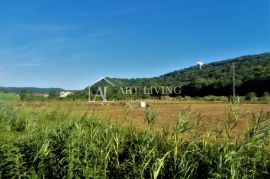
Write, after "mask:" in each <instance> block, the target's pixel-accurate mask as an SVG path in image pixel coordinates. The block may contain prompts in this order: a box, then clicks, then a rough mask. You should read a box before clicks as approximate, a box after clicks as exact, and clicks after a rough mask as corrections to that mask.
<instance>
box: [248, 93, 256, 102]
mask: <svg viewBox="0 0 270 179" xmlns="http://www.w3.org/2000/svg"><path fill="white" fill-rule="evenodd" d="M245 99H246V100H248V101H257V96H256V93H254V92H249V93H248V94H247V95H246V98H245Z"/></svg>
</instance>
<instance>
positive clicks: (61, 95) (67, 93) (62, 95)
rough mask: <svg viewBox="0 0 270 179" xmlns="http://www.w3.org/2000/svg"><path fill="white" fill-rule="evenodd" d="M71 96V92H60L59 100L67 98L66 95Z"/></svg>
mask: <svg viewBox="0 0 270 179" xmlns="http://www.w3.org/2000/svg"><path fill="white" fill-rule="evenodd" d="M71 94H73V93H72V92H70V91H66V92H65V91H62V92H60V98H65V97H67V96H68V95H71Z"/></svg>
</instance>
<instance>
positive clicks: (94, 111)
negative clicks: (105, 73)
mask: <svg viewBox="0 0 270 179" xmlns="http://www.w3.org/2000/svg"><path fill="white" fill-rule="evenodd" d="M147 104H148V105H149V106H151V107H150V109H151V110H152V111H154V112H156V113H157V114H156V120H155V124H154V129H156V130H162V129H164V128H165V129H171V128H173V127H174V126H175V125H176V123H177V121H178V118H179V115H180V114H181V112H182V111H184V110H186V109H188V108H190V111H192V115H191V116H190V122H191V123H196V122H197V119H198V117H199V118H200V119H201V121H200V122H201V123H202V127H203V129H202V130H204V132H209V131H211V130H213V129H217V128H219V127H221V126H223V125H224V124H225V123H226V121H227V119H228V118H229V114H230V110H231V109H230V107H231V106H230V104H229V103H221V102H203V101H189V102H179V101H173V102H169V101H147ZM13 106H17V107H23V108H24V109H25V110H27V111H35V112H37V111H39V112H43V111H52V110H54V109H55V108H61V109H62V110H64V111H69V112H71V113H72V114H73V115H83V114H85V113H87V115H89V116H92V117H99V118H101V119H105V120H106V121H111V122H113V123H114V122H121V123H125V124H127V125H130V124H132V125H134V126H136V127H138V128H145V127H147V125H146V124H145V121H144V118H145V112H146V109H144V108H140V107H139V101H136V102H124V101H122V102H114V103H104V104H102V103H88V102H72V101H47V102H18V101H16V102H15V103H13ZM237 110H238V113H239V114H238V115H239V118H240V119H239V120H238V123H237V126H236V128H235V129H234V131H233V132H234V133H241V132H242V133H243V132H244V131H245V130H246V129H247V128H248V126H249V125H250V122H251V120H250V119H252V117H253V115H258V114H259V113H260V112H261V111H270V104H239V105H238V109H237Z"/></svg>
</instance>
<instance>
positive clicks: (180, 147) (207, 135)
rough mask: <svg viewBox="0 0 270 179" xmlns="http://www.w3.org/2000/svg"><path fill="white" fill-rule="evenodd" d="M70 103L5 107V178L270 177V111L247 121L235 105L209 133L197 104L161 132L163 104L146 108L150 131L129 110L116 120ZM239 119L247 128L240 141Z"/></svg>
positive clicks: (1, 148)
mask: <svg viewBox="0 0 270 179" xmlns="http://www.w3.org/2000/svg"><path fill="white" fill-rule="evenodd" d="M30 103H31V104H30ZM61 103H64V104H62V105H61ZM57 104H58V105H57ZM66 104H67V103H66V102H59V101H58V102H51V103H50V102H46V101H43V102H39V103H34V102H28V103H26V102H18V101H14V102H9V103H7V102H1V104H0V130H1V133H0V178H12V177H13V178H269V176H270V143H269V142H270V136H269V135H270V112H269V110H268V111H267V110H264V111H262V112H258V111H257V112H256V113H255V112H254V113H253V115H251V116H249V117H248V119H246V118H245V117H244V116H242V114H241V108H242V105H241V104H239V101H236V102H234V103H231V104H229V105H228V111H229V112H228V115H227V116H226V119H223V120H222V121H223V124H222V125H220V126H216V127H213V126H215V125H212V127H213V128H212V129H210V130H203V124H202V123H203V116H201V115H200V114H198V113H196V112H195V111H194V110H193V108H192V106H191V107H186V108H184V109H181V110H179V113H178V117H177V121H176V122H175V123H173V125H172V126H171V127H170V128H161V129H160V130H157V129H156V123H158V121H159V119H158V118H159V115H161V114H160V110H157V109H158V106H153V105H150V106H149V107H147V108H146V109H143V110H141V112H142V114H143V115H142V120H143V122H144V126H143V127H138V126H136V125H134V124H133V123H129V122H128V121H129V120H131V119H130V118H131V116H130V113H131V112H132V108H129V107H128V106H123V108H124V110H123V113H122V117H121V118H119V119H118V120H114V121H112V120H110V119H109V118H106V119H105V118H104V117H101V115H97V111H95V110H98V107H94V108H91V110H84V109H83V110H82V111H81V112H78V111H75V112H74V109H72V108H67V107H64V106H66ZM77 104H78V105H80V104H81V103H79V102H78V103H76V102H73V105H74V106H75V105H77ZM31 105H32V106H31ZM33 105H35V107H33ZM81 105H82V104H81ZM111 105H113V104H111ZM163 105H164V106H165V108H166V104H163ZM29 106H31V108H29ZM44 106H47V107H44ZM48 106H51V107H48ZM101 107H102V106H101ZM103 107H104V106H103ZM83 111H84V112H83ZM213 112H214V111H213ZM167 114H168V113H167ZM216 120H218V119H216ZM241 120H249V122H248V126H246V127H245V128H243V130H242V133H241V135H235V134H236V133H235V132H234V131H235V129H237V128H239V125H240V127H241Z"/></svg>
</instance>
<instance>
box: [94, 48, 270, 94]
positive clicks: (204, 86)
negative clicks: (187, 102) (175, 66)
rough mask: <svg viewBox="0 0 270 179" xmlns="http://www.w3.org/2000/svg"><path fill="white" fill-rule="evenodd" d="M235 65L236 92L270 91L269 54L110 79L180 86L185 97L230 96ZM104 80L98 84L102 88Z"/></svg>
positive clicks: (128, 83) (132, 83)
mask: <svg viewBox="0 0 270 179" xmlns="http://www.w3.org/2000/svg"><path fill="white" fill-rule="evenodd" d="M232 62H234V63H235V73H236V93H237V95H246V94H247V93H248V92H256V93H257V95H262V94H263V93H264V92H265V91H268V92H270V53H263V54H259V55H248V56H242V57H238V58H234V59H229V60H224V61H218V62H214V63H209V64H205V65H203V67H202V69H199V67H198V66H192V67H190V68H186V69H182V70H177V71H174V72H171V73H167V74H165V75H161V76H159V77H153V78H137V79H118V78H107V79H109V80H110V81H112V82H113V83H114V84H115V85H116V86H180V87H181V88H182V94H181V95H182V96H185V95H187V96H205V95H217V96H221V95H224V96H230V95H231V94H232ZM105 83H106V82H105V80H102V81H100V82H98V83H96V84H95V85H94V86H93V89H95V87H97V86H103V85H104V84H105Z"/></svg>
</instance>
